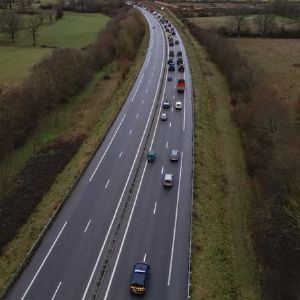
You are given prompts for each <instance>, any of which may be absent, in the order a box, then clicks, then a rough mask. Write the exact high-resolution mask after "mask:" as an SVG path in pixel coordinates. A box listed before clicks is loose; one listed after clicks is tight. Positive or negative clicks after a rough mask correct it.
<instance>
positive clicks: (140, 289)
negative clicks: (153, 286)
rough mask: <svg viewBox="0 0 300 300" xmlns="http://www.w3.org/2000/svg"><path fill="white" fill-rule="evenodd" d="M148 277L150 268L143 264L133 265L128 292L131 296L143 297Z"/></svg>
mask: <svg viewBox="0 0 300 300" xmlns="http://www.w3.org/2000/svg"><path fill="white" fill-rule="evenodd" d="M149 276H150V266H149V265H148V264H146V263H144V262H139V263H136V264H134V265H133V271H132V275H131V281H130V285H129V290H130V293H131V294H132V295H144V294H145V292H146V288H147V283H148V280H149Z"/></svg>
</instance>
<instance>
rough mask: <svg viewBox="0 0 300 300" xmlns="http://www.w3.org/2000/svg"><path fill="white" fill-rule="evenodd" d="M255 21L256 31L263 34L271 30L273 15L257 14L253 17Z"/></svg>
mask: <svg viewBox="0 0 300 300" xmlns="http://www.w3.org/2000/svg"><path fill="white" fill-rule="evenodd" d="M255 22H256V24H257V26H258V33H259V34H260V35H262V36H265V35H266V34H268V33H270V32H271V31H272V29H273V27H274V25H275V23H274V15H273V14H271V13H266V14H258V15H257V16H256V18H255Z"/></svg>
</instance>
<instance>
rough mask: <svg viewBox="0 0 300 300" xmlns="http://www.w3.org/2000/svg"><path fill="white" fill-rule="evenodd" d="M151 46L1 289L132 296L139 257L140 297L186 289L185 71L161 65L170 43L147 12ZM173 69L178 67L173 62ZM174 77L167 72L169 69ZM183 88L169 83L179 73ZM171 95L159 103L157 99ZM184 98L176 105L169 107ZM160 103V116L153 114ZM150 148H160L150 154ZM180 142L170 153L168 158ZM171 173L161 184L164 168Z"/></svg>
mask: <svg viewBox="0 0 300 300" xmlns="http://www.w3.org/2000/svg"><path fill="white" fill-rule="evenodd" d="M144 15H145V17H146V19H147V21H148V24H149V30H150V42H149V48H148V52H147V55H146V58H145V61H144V64H143V67H142V68H141V71H140V73H139V75H138V77H137V79H136V82H135V84H134V85H133V88H132V90H131V92H130V94H129V96H128V98H127V100H126V102H125V104H124V106H123V108H122V109H121V111H120V113H119V115H118V117H117V118H116V120H115V122H114V124H113V125H112V127H111V128H110V130H109V132H108V134H107V136H106V138H105V140H104V141H103V143H102V144H101V146H100V147H99V149H98V151H97V152H96V154H95V156H94V157H93V159H92V160H91V162H90V163H89V166H88V167H87V169H86V170H85V172H84V174H83V176H82V177H81V179H80V180H79V182H78V184H77V185H76V187H75V188H74V190H73V192H72V193H71V195H70V197H69V199H68V200H67V201H66V203H65V205H64V206H63V208H62V209H61V211H60V213H59V214H58V216H57V218H56V220H55V221H54V222H53V224H52V225H51V227H50V229H49V230H48V232H47V233H46V235H45V237H44V239H43V241H42V243H41V245H40V246H39V248H38V249H37V251H36V253H35V255H34V256H33V257H32V259H31V261H30V263H29V264H28V266H27V267H26V268H25V269H24V271H23V272H22V274H21V275H20V277H19V278H18V280H17V281H16V282H15V284H14V285H13V286H12V288H11V290H10V291H9V293H8V295H7V299H13V300H15V299H30V300H31V299H32V300H35V299H37V300H44V299H47V300H48V299H49V300H54V299H64V300H68V299H70V300H76V299H82V300H83V299H105V300H106V299H111V300H125V299H132V298H133V297H132V296H131V295H130V294H129V289H128V287H129V283H130V276H131V272H132V266H133V264H134V263H136V262H139V261H145V262H146V263H148V264H150V266H151V276H150V280H149V285H148V288H147V293H146V295H145V297H144V298H145V299H153V300H168V299H170V300H171V299H172V300H176V299H178V300H183V299H187V298H188V286H189V251H190V244H189V242H190V215H191V206H192V128H193V120H192V119H193V114H192V101H191V78H190V72H189V68H188V62H187V57H186V53H185V50H184V48H183V44H182V40H181V39H180V37H179V36H178V33H176V38H177V39H178V40H179V45H175V47H172V48H173V50H174V51H175V56H176V53H177V51H178V50H181V51H183V60H184V64H185V72H184V73H178V72H177V71H175V72H170V73H168V72H167V63H166V61H167V58H168V52H169V50H170V49H169V47H168V45H167V42H166V34H165V32H164V30H163V28H162V27H161V26H160V24H159V22H158V21H157V19H156V18H155V17H154V16H153V15H151V14H150V13H148V12H144ZM176 70H177V68H176ZM169 75H171V76H172V79H173V80H172V81H167V80H166V78H167V76H169ZM183 77H184V78H185V80H186V90H185V92H184V93H182V94H179V93H178V92H177V90H176V83H177V79H178V78H183ZM166 98H168V99H169V100H170V102H171V106H170V108H169V109H163V108H162V101H163V99H166ZM176 101H181V102H182V104H183V108H182V110H175V102H176ZM163 111H164V112H166V113H167V120H166V121H161V120H160V114H161V113H162V112H163ZM149 149H152V150H154V151H156V152H157V158H156V161H155V162H153V163H148V162H147V160H146V153H147V151H148V150H149ZM171 149H176V150H179V152H180V159H179V160H178V161H177V162H171V161H170V160H169V152H170V150H171ZM165 173H171V174H173V176H174V183H173V187H172V188H171V189H170V190H165V189H164V188H163V176H164V174H165Z"/></svg>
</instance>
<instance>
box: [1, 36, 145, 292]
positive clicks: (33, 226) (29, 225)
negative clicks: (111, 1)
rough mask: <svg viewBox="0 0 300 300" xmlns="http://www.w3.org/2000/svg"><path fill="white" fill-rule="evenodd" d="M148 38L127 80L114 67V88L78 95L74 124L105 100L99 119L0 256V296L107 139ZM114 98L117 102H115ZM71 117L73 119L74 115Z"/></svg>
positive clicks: (101, 85)
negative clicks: (95, 152)
mask: <svg viewBox="0 0 300 300" xmlns="http://www.w3.org/2000/svg"><path fill="white" fill-rule="evenodd" d="M148 39H149V34H148V33H147V34H146V36H145V37H144V39H143V41H142V44H141V47H140V51H139V52H138V55H137V58H136V60H135V62H134V64H133V65H132V67H131V68H130V71H129V73H128V75H127V76H126V79H125V81H122V80H121V75H120V73H119V71H118V70H116V69H115V68H114V69H113V71H112V72H111V73H110V76H111V80H112V82H111V85H108V83H107V81H105V80H102V81H99V82H94V84H92V85H93V88H92V89H91V91H90V92H88V94H89V96H88V97H87V90H84V91H83V92H82V93H81V95H79V96H77V97H83V99H81V101H79V100H78V99H77V101H78V102H79V103H80V105H82V103H83V106H80V107H79V108H80V109H78V107H77V110H76V111H77V113H75V110H74V114H75V119H74V121H76V122H77V121H79V120H80V119H82V116H84V114H88V113H89V111H87V110H86V109H88V108H89V109H91V108H92V110H94V109H95V108H96V106H95V105H96V104H97V102H94V101H97V99H99V98H102V99H103V97H105V99H103V101H102V102H101V110H100V111H99V114H97V115H93V118H96V119H95V123H96V125H95V124H92V123H89V124H85V123H84V122H80V124H77V127H76V128H77V130H79V131H81V130H83V129H84V130H88V131H89V133H90V135H89V137H88V138H87V139H86V141H85V142H84V143H83V145H82V146H81V147H80V150H79V151H78V153H77V154H76V155H75V156H74V157H73V158H72V160H71V161H70V162H69V163H68V165H67V167H66V168H65V169H64V171H63V172H62V173H61V174H59V175H58V176H57V179H56V183H55V184H53V186H52V187H51V189H50V190H49V192H48V193H47V194H46V195H45V196H44V197H43V199H42V200H41V201H40V203H39V204H38V205H37V207H36V210H35V212H34V213H33V214H32V215H31V217H30V218H28V221H27V222H26V224H25V225H24V226H22V228H21V229H20V230H19V232H18V235H17V237H16V238H15V239H14V240H13V241H11V242H10V243H9V244H8V245H7V247H6V248H5V249H4V251H3V254H2V255H1V257H0V295H1V294H2V293H3V292H4V291H5V289H6V287H7V285H8V284H9V282H10V280H11V278H12V276H14V274H15V273H16V271H17V270H18V268H20V266H21V264H22V263H23V262H24V260H25V259H26V257H27V254H28V253H29V251H30V249H31V247H32V245H33V243H34V242H35V241H36V240H37V238H38V237H39V235H40V233H41V232H42V230H43V229H44V228H45V226H46V225H47V222H48V221H49V219H50V218H51V217H52V216H53V214H54V213H55V211H56V210H57V207H59V206H60V205H61V203H63V201H64V200H65V199H66V198H67V197H68V195H69V193H70V191H71V190H72V187H73V186H74V185H75V183H76V181H77V180H78V178H79V177H80V175H81V173H82V170H84V168H85V166H86V165H87V164H88V162H89V160H90V158H91V156H92V155H93V153H94V151H95V149H96V148H97V146H98V145H99V143H100V142H101V141H102V139H103V138H104V137H105V134H106V132H107V130H108V128H109V127H110V125H111V123H112V122H113V120H114V119H115V116H116V115H117V113H118V112H119V110H120V108H121V106H122V104H123V101H124V99H125V97H126V96H127V94H128V93H129V91H130V89H131V86H132V83H133V82H134V79H135V77H136V75H137V74H138V72H139V69H140V67H141V65H142V63H143V61H144V57H145V53H146V50H147V45H148ZM88 88H89V87H88ZM85 99H87V100H85ZM111 99H114V101H112V100H111ZM75 102H76V101H75ZM81 108H82V109H81ZM70 115H71V116H72V115H73V113H71V114H70ZM72 118H73V117H72ZM62 120H66V119H65V115H64V114H62V116H61V121H62ZM58 123H59V122H58ZM47 130H49V128H48V127H47V128H46V130H45V131H43V132H41V135H45V134H46V132H47ZM46 135H47V134H46ZM0 297H1V296H0Z"/></svg>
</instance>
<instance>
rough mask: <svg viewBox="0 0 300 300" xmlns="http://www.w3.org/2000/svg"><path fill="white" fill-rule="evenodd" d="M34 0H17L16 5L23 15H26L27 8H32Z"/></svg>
mask: <svg viewBox="0 0 300 300" xmlns="http://www.w3.org/2000/svg"><path fill="white" fill-rule="evenodd" d="M32 2H33V0H16V4H17V6H18V8H19V9H20V10H21V12H22V13H25V11H26V9H27V8H31V6H32Z"/></svg>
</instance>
